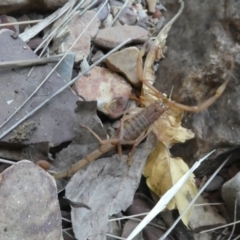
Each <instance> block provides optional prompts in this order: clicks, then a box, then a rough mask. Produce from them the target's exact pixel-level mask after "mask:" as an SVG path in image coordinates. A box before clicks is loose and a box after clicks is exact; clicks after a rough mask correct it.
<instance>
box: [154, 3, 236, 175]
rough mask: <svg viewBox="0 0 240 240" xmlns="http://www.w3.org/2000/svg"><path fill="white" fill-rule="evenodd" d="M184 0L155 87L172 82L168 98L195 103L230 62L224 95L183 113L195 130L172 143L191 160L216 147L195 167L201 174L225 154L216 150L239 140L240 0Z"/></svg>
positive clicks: (204, 96) (224, 150)
mask: <svg viewBox="0 0 240 240" xmlns="http://www.w3.org/2000/svg"><path fill="white" fill-rule="evenodd" d="M165 2H167V1H163V2H162V3H163V4H165ZM184 2H185V9H184V10H183V13H182V14H181V16H180V17H179V19H178V20H177V21H176V22H175V23H174V24H173V26H172V28H171V30H170V33H169V37H168V39H167V45H168V52H167V54H166V55H165V57H166V58H165V59H164V60H163V61H162V62H160V66H159V71H158V74H157V77H156V79H157V80H158V81H157V82H156V87H157V88H158V89H159V90H160V91H161V92H166V93H169V92H170V91H171V88H172V86H174V89H173V93H172V99H173V100H175V101H177V102H180V103H183V104H187V105H197V104H200V103H202V102H203V101H204V100H206V99H208V98H209V97H211V96H213V95H214V94H215V91H216V89H217V87H218V86H220V85H221V84H222V83H223V82H224V81H225V80H226V79H227V77H228V75H229V74H231V70H230V68H231V63H232V62H235V68H234V72H233V73H232V76H234V77H232V79H231V80H230V82H229V84H228V86H227V88H226V90H225V91H224V93H223V95H222V96H221V97H220V98H219V99H218V100H217V101H216V102H215V103H214V104H213V105H212V106H211V107H209V108H208V109H206V110H204V111H202V112H200V113H197V114H193V113H187V114H186V116H185V118H184V120H183V122H184V125H185V126H186V127H188V128H190V129H192V130H193V131H194V133H195V136H196V138H195V139H193V140H191V141H189V142H187V143H186V144H184V145H182V146H180V145H179V146H174V148H173V149H172V153H173V154H174V155H175V156H181V157H182V158H183V159H184V160H185V161H188V163H189V164H190V165H192V164H193V163H194V162H195V161H196V160H197V159H199V158H200V157H202V156H203V155H204V154H206V153H208V152H210V151H211V150H213V149H216V152H215V154H213V155H212V156H211V157H210V158H209V159H210V160H207V161H205V162H204V163H202V165H201V166H200V167H199V168H198V170H197V174H198V175H203V174H207V173H211V172H213V171H214V170H215V169H216V167H217V166H218V165H220V164H221V162H222V160H224V159H223V158H222V156H220V155H221V154H223V153H228V152H229V151H232V149H235V148H236V147H238V146H239V144H240V139H239V135H240V127H239V126H240V112H239V108H238V107H236V106H239V104H240V96H239V91H240V85H239V80H238V79H239V76H240V71H239V64H240V54H239V36H240V35H239V29H240V28H239V27H238V24H237V22H238V23H239V11H238V9H239V8H240V2H239V1H234V0H230V1H223V0H221V1H217V0H213V1H211V2H208V3H206V2H203V1H201V0H197V1H194V2H193V1H190V0H186V1H184ZM176 8H179V4H178V3H177V2H176V1H171V3H169V2H168V9H169V10H170V9H176ZM171 13H172V15H171V16H170V15H169V12H168V14H165V15H166V18H167V21H166V22H168V21H169V19H170V18H172V17H173V15H175V14H176V12H174V13H173V12H171ZM237 43H238V44H237ZM233 59H235V61H234V60H233ZM186 149H189V150H188V151H186ZM218 156H219V158H218V159H217V161H214V160H215V159H216V157H218Z"/></svg>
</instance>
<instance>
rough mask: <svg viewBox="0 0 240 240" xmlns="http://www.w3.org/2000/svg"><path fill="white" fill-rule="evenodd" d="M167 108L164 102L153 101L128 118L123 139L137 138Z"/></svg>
mask: <svg viewBox="0 0 240 240" xmlns="http://www.w3.org/2000/svg"><path fill="white" fill-rule="evenodd" d="M165 110H166V106H165V104H164V103H163V102H156V103H152V104H151V105H149V106H148V107H146V108H145V109H143V110H142V111H141V112H139V113H137V114H136V115H134V116H133V117H132V118H130V119H128V120H126V121H125V122H124V130H123V139H124V140H125V141H131V140H135V139H137V137H138V136H140V134H141V133H143V132H145V131H146V130H147V129H148V127H149V126H150V125H151V124H152V123H154V122H155V121H156V120H157V119H158V118H159V117H160V116H161V115H162V114H163V113H164V111H165Z"/></svg>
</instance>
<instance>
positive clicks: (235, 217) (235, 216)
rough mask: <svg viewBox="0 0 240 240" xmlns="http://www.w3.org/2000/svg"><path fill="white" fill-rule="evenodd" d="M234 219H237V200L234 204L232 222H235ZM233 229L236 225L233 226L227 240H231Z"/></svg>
mask: <svg viewBox="0 0 240 240" xmlns="http://www.w3.org/2000/svg"><path fill="white" fill-rule="evenodd" d="M236 219H237V198H236V199H235V204H234V219H233V221H234V222H236ZM235 228H236V224H234V225H233V228H232V231H231V234H230V236H229V238H228V240H231V238H232V235H233V233H234V231H235Z"/></svg>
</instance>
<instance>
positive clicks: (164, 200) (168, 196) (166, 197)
mask: <svg viewBox="0 0 240 240" xmlns="http://www.w3.org/2000/svg"><path fill="white" fill-rule="evenodd" d="M213 152H215V150H213V151H211V152H210V153H208V154H207V155H206V156H204V157H203V158H201V159H200V160H199V161H197V162H195V163H194V165H193V166H192V167H191V169H189V170H188V171H187V172H186V173H185V174H184V175H183V176H182V177H181V178H180V179H179V180H178V181H177V182H176V183H175V184H174V186H172V187H171V188H170V189H169V190H168V191H167V192H166V193H165V194H163V196H162V197H161V198H160V200H159V201H158V202H157V204H156V205H155V206H154V208H153V209H152V210H151V211H150V213H149V214H148V215H147V216H146V217H145V218H144V219H143V220H142V221H141V222H140V224H139V225H138V226H137V227H136V228H135V229H134V230H133V231H132V233H131V234H130V235H129V236H128V238H127V240H132V239H133V238H134V237H135V236H136V235H137V234H138V233H139V232H140V231H142V229H143V228H144V227H145V226H146V225H147V224H148V223H149V222H150V221H152V219H153V218H155V217H156V216H157V215H158V214H159V213H160V212H161V211H163V209H165V208H166V206H167V204H168V203H169V202H170V201H171V200H172V199H173V198H174V196H175V195H176V194H177V193H178V192H179V190H180V189H181V188H182V186H183V185H184V184H185V183H186V182H187V181H188V180H189V178H190V176H192V173H193V172H194V171H195V170H196V169H197V168H198V167H199V166H200V164H201V163H202V162H203V161H204V160H205V159H207V158H208V157H209V156H210V155H211V154H212V153H213Z"/></svg>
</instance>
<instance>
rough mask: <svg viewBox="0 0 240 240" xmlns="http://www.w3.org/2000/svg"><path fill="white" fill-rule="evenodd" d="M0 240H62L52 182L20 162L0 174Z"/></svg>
mask: <svg viewBox="0 0 240 240" xmlns="http://www.w3.org/2000/svg"><path fill="white" fill-rule="evenodd" d="M0 176H1V185H0V201H1V208H0V228H1V231H0V239H4V240H12V239H25V240H30V239H35V240H42V239H48V240H53V239H58V240H60V239H62V221H61V212H60V207H59V202H58V195H57V188H56V182H55V180H54V178H53V177H52V176H51V175H50V174H48V173H47V172H46V171H45V170H43V169H42V168H40V167H38V166H37V165H35V164H33V163H32V162H30V161H27V160H23V161H20V162H18V163H16V164H14V165H13V166H11V167H9V168H7V169H6V170H5V171H4V172H2V173H1V175H0Z"/></svg>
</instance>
